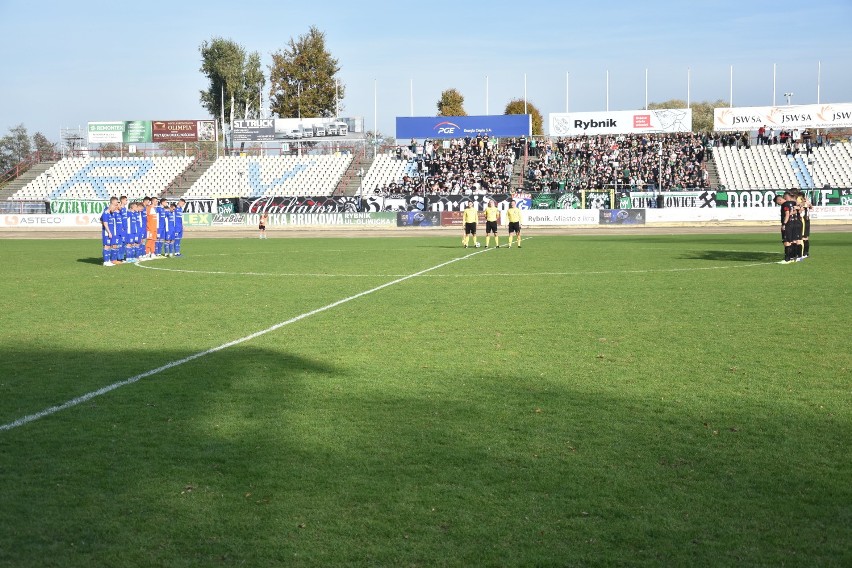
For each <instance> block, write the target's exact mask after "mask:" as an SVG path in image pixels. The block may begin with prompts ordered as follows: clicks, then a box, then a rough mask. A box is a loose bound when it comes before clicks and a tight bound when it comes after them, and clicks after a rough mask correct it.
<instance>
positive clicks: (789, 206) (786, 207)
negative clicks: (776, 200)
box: [781, 201, 798, 225]
mask: <svg viewBox="0 0 852 568" xmlns="http://www.w3.org/2000/svg"><path fill="white" fill-rule="evenodd" d="M787 213H789V214H790V216H789V217H787ZM785 218H786V219H785ZM796 219H798V213H797V212H796V202H795V201H785V202H784V203H782V204H781V224H782V225H783V224H784V222H785V221H786V222H790V221H795V220H796Z"/></svg>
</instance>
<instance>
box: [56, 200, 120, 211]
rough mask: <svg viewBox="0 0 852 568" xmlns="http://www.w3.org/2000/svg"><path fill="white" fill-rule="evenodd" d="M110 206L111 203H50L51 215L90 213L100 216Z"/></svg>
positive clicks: (68, 201) (64, 201)
mask: <svg viewBox="0 0 852 568" xmlns="http://www.w3.org/2000/svg"><path fill="white" fill-rule="evenodd" d="M107 205H109V201H72V200H70V199H59V200H56V201H51V202H50V213H51V214H53V215H55V214H58V213H90V214H94V215H100V214H101V213H103V212H104V209H106V208H107Z"/></svg>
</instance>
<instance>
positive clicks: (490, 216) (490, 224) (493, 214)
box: [485, 199, 500, 248]
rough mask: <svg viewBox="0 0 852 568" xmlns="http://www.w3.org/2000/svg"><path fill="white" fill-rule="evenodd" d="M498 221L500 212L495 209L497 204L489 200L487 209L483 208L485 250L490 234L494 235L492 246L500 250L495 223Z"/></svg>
mask: <svg viewBox="0 0 852 568" xmlns="http://www.w3.org/2000/svg"><path fill="white" fill-rule="evenodd" d="M499 220H500V210H499V209H497V203H495V202H494V200H493V199H491V200H489V201H488V207H486V208H485V248H488V243H489V242H490V241H491V235H492V233H493V234H494V246H495V247H497V248H500V237H499V236H498V235H497V221H499Z"/></svg>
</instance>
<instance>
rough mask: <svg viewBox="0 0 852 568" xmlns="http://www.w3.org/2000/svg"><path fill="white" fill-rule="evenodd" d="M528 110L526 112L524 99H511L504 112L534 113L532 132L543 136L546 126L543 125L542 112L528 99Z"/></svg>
mask: <svg viewBox="0 0 852 568" xmlns="http://www.w3.org/2000/svg"><path fill="white" fill-rule="evenodd" d="M526 107H527V109H526V112H524V99H513V100H511V101H509V104H507V105H506V110H505V111H503V114H530V115H532V133H533V136H541V135H542V134H544V128H543V126H542V118H541V112H540V111H539V110H538V108H537V107H536V106H535V105H534V104H532V103H531V102H529V101H527V104H526Z"/></svg>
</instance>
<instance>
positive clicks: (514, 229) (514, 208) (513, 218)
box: [506, 199, 521, 248]
mask: <svg viewBox="0 0 852 568" xmlns="http://www.w3.org/2000/svg"><path fill="white" fill-rule="evenodd" d="M506 220H507V221H509V248H512V235H513V234H514V235H516V236H517V237H518V248H521V210H520V209H518V205H517V204H516V203H515V200H514V199H513V200H512V201H511V202H510V203H509V208H508V209H507V210H506Z"/></svg>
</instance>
